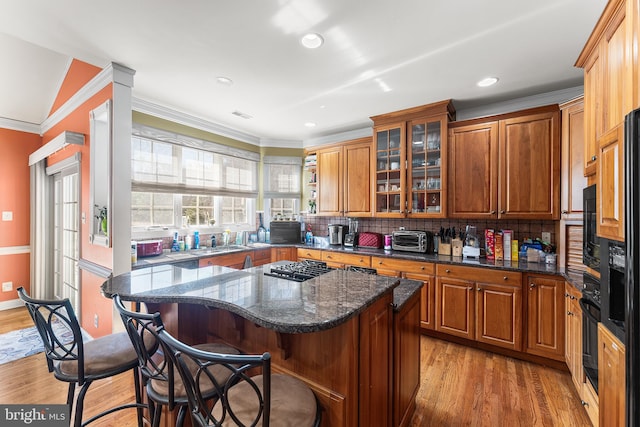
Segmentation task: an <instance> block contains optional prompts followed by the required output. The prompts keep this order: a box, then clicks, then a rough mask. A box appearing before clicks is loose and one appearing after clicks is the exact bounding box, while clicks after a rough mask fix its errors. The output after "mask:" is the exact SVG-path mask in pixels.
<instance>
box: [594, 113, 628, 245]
mask: <svg viewBox="0 0 640 427" xmlns="http://www.w3.org/2000/svg"><path fill="white" fill-rule="evenodd" d="M623 131H624V126H623V125H622V124H620V125H618V126H617V127H615V128H614V129H612V130H610V131H609V132H607V133H606V134H604V135H603V136H602V137H601V138H599V139H598V153H599V154H598V157H599V160H598V184H597V186H596V189H597V193H598V194H597V195H596V202H597V215H598V222H597V224H596V228H597V234H598V236H600V237H605V238H607V239H613V240H619V241H624V153H623V152H624V149H623V146H624V135H623Z"/></svg>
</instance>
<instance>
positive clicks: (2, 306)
mask: <svg viewBox="0 0 640 427" xmlns="http://www.w3.org/2000/svg"><path fill="white" fill-rule="evenodd" d="M18 307H24V304H22V301H20V299H12V300H9V301H2V302H0V311H3V310H11V309H12V308H18Z"/></svg>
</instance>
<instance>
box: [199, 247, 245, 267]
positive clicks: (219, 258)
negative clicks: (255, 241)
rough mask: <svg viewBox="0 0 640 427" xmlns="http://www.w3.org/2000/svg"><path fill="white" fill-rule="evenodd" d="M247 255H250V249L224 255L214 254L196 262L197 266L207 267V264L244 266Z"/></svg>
mask: <svg viewBox="0 0 640 427" xmlns="http://www.w3.org/2000/svg"><path fill="white" fill-rule="evenodd" d="M247 256H249V257H251V251H244V252H234V253H231V254H226V255H216V256H212V257H208V258H201V259H200V261H199V262H198V265H199V267H207V266H209V265H222V266H224V267H231V268H237V269H239V270H241V269H242V268H244V263H245V260H246V258H247Z"/></svg>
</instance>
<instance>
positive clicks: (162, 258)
mask: <svg viewBox="0 0 640 427" xmlns="http://www.w3.org/2000/svg"><path fill="white" fill-rule="evenodd" d="M282 246H287V247H291V246H295V247H297V248H307V249H319V250H327V251H332V252H339V253H356V254H362V255H369V256H379V257H388V258H396V259H406V260H411V261H421V262H432V263H436V264H452V265H466V266H471V267H473V266H476V267H485V268H498V269H501V270H511V271H519V272H523V273H536V274H552V275H562V274H563V273H564V272H563V271H562V270H561V269H559V268H558V267H557V265H556V264H545V263H536V262H526V261H520V262H517V261H514V262H511V261H491V260H487V259H486V258H480V259H473V258H463V257H454V256H443V255H434V254H423V253H417V252H402V251H389V250H384V249H373V248H355V249H354V248H349V247H343V246H338V245H335V246H332V245H329V246H327V245H313V246H311V245H302V244H300V245H290V244H287V245H271V244H268V243H267V244H265V243H255V244H249V245H247V246H238V245H230V246H229V248H224V247H220V246H219V247H217V248H214V249H213V250H211V248H204V249H198V250H194V251H187V252H171V253H168V254H162V255H158V256H154V257H145V258H138V261H137V262H136V263H134V264H132V266H131V268H132V269H133V270H135V269H138V268H145V267H149V266H150V265H158V264H172V263H178V262H184V261H189V260H198V259H200V258H208V257H212V256H216V255H224V254H227V253H234V252H242V251H252V250H256V249H264V248H270V247H282Z"/></svg>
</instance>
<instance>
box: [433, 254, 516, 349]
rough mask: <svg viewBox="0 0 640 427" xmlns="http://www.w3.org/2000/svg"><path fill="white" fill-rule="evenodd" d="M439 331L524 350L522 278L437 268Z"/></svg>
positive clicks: (498, 272)
mask: <svg viewBox="0 0 640 427" xmlns="http://www.w3.org/2000/svg"><path fill="white" fill-rule="evenodd" d="M436 274H437V278H436V321H435V328H436V330H437V331H440V332H443V333H447V334H451V335H455V336H459V337H462V338H466V339H469V340H475V341H478V342H482V343H485V344H491V345H495V346H498V347H504V348H508V349H511V350H515V351H521V350H522V282H521V274H520V273H516V272H506V271H491V270H486V269H479V268H473V267H460V266H444V265H438V266H437V267H436Z"/></svg>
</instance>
